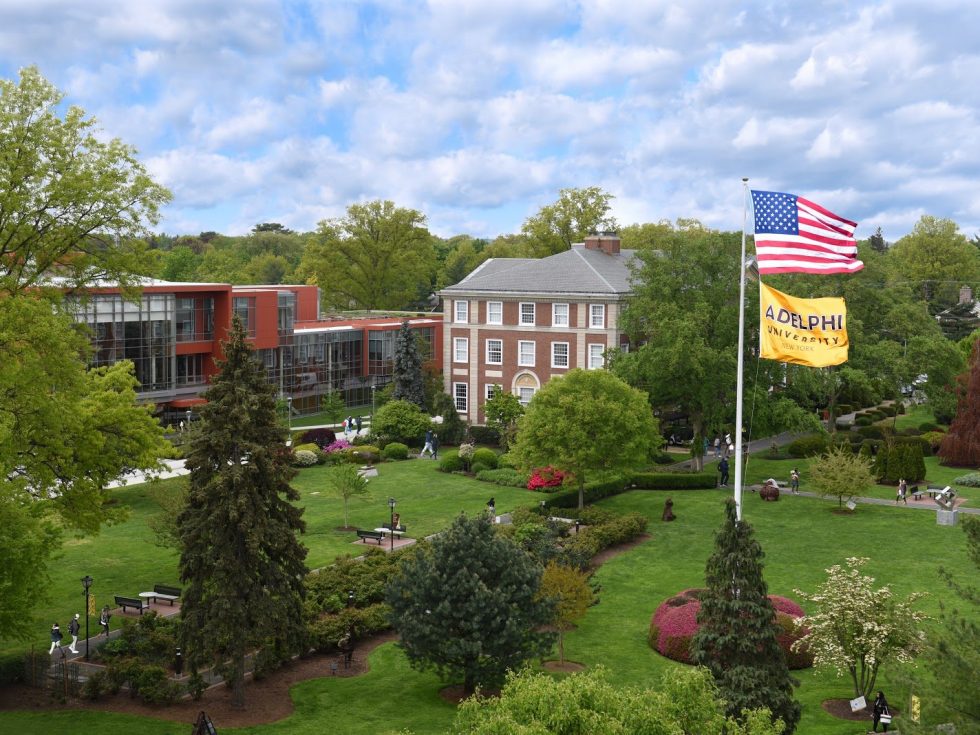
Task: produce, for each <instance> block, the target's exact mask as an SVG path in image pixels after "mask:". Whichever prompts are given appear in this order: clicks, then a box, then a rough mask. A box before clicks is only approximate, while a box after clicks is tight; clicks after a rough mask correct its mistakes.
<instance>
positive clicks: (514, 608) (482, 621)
mask: <svg viewBox="0 0 980 735" xmlns="http://www.w3.org/2000/svg"><path fill="white" fill-rule="evenodd" d="M541 575H542V569H541V565H540V564H539V563H538V562H537V561H536V560H535V559H534V558H533V557H532V556H531V555H530V554H528V553H527V552H525V551H524V550H523V549H521V548H520V547H519V546H517V544H515V543H514V542H513V541H511V540H510V539H508V538H505V537H503V536H501V535H499V534H498V533H497V532H496V531H495V530H494V527H493V525H492V524H491V523H490V519H489V517H488V516H487V515H485V514H484V515H481V516H480V517H478V518H473V519H469V518H467V517H466V516H464V515H460V516H458V517H457V518H456V520H455V521H454V522H453V524H452V526H450V527H449V529H448V530H447V531H446V532H445V533H443V534H440V535H439V536H438V537H437V538H436V539H434V540H433V542H432V547H431V549H429V550H422V551H420V552H419V553H417V554H415V556H414V557H411V558H409V559H408V560H406V562H405V563H403V564H402V567H401V571H400V574H399V575H398V576H397V577H395V578H394V579H393V580H392V581H391V582H390V583H389V585H388V589H387V591H386V594H385V597H386V602H387V603H388V605H390V606H391V621H392V623H393V625H394V627H395V630H397V631H398V635H399V636H400V638H401V647H402V648H403V649H404V651H405V654H406V656H407V657H408V661H409V664H411V666H413V667H414V668H418V669H422V670H425V669H430V668H431V669H435V670H436V672H437V673H438V674H439V675H441V676H446V677H459V678H461V679H462V680H463V691H464V693H465V694H467V695H469V694H472V693H473V691H474V690H475V688H476V686H477V685H478V684H482V685H499V684H500V683H501V682H502V681H503V678H504V674H505V673H506V671H507V670H508V669H513V670H515V671H516V670H517V669H519V668H520V667H521V664H523V663H524V662H525V661H528V660H531V659H534V658H537V657H540V656H544V655H545V654H546V653H548V652H549V651H550V650H551V647H552V645H553V643H554V639H555V636H554V635H553V634H551V633H545V632H541V628H542V626H544V625H546V624H548V623H550V622H551V612H552V606H551V604H550V601H548V600H542V599H541V598H540V596H539V595H538V590H539V587H540V585H541Z"/></svg>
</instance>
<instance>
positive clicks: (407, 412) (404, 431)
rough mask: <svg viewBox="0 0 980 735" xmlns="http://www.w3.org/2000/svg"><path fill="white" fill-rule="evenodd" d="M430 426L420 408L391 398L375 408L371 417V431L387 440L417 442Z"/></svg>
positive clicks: (414, 443)
mask: <svg viewBox="0 0 980 735" xmlns="http://www.w3.org/2000/svg"><path fill="white" fill-rule="evenodd" d="M431 427H432V420H431V419H430V418H429V417H428V416H426V415H425V413H424V412H423V411H422V409H421V408H419V407H418V406H417V405H416V404H414V403H412V402H410V401H402V400H391V401H388V402H387V403H385V404H384V405H383V406H382V407H381V408H379V409H378V410H377V412H376V413H375V414H374V417H373V418H372V419H371V432H372V433H373V434H378V435H380V436H384V437H386V438H387V439H388V440H389V441H397V442H404V443H405V444H408V445H409V446H414V445H416V444H418V443H419V442H420V441H421V440H422V437H423V436H424V435H425V432H426V431H428V430H429V429H430V428H431Z"/></svg>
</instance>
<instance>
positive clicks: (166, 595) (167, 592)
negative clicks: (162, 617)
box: [153, 584, 180, 607]
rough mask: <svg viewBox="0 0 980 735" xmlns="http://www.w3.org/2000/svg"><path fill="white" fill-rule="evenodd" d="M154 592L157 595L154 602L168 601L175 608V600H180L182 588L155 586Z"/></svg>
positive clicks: (163, 585)
mask: <svg viewBox="0 0 980 735" xmlns="http://www.w3.org/2000/svg"><path fill="white" fill-rule="evenodd" d="M153 592H154V593H155V595H154V597H153V601H154V602H156V601H158V600H166V601H167V602H169V603H170V606H171V607H173V604H174V600H179V599H180V587H170V586H169V585H165V584H155V585H153Z"/></svg>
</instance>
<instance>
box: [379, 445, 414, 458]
mask: <svg viewBox="0 0 980 735" xmlns="http://www.w3.org/2000/svg"><path fill="white" fill-rule="evenodd" d="M381 454H382V456H383V457H384V458H385V459H391V460H402V459H408V446H407V445H405V444H402V443H401V442H390V443H388V444H386V445H385V448H384V449H382V450H381Z"/></svg>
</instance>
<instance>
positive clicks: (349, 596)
mask: <svg viewBox="0 0 980 735" xmlns="http://www.w3.org/2000/svg"><path fill="white" fill-rule="evenodd" d="M347 607H354V590H351V591H350V592H348V593H347Z"/></svg>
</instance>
